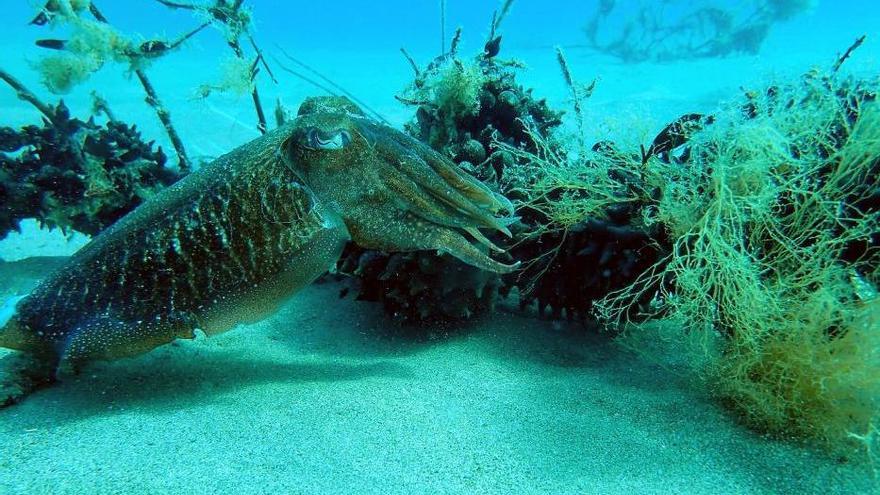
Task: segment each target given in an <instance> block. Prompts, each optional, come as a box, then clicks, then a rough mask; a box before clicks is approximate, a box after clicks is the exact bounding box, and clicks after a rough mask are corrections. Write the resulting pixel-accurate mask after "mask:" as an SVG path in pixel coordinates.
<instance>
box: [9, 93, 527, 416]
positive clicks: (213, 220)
mask: <svg viewBox="0 0 880 495" xmlns="http://www.w3.org/2000/svg"><path fill="white" fill-rule="evenodd" d="M498 213H507V214H509V213H510V206H509V203H508V202H507V201H506V200H505V199H504V198H502V197H500V196H498V195H496V194H493V193H492V192H491V191H489V190H488V189H486V188H485V187H484V186H483V185H482V184H480V183H479V182H478V181H476V180H475V179H472V178H471V177H469V176H466V175H464V174H463V173H461V172H459V171H458V170H457V169H456V168H455V167H454V165H452V164H451V163H449V162H448V161H446V160H444V159H443V158H442V157H440V156H439V155H437V154H436V153H435V152H433V151H432V150H431V149H430V148H427V147H426V146H424V145H422V144H421V143H419V142H417V141H414V140H412V139H411V138H408V137H407V136H405V135H403V134H402V133H400V132H398V131H395V130H393V129H390V128H388V127H384V126H382V125H380V124H377V123H375V122H373V121H371V120H369V119H367V118H365V117H364V116H363V114H362V113H361V112H360V110H359V109H357V107H355V106H354V105H352V104H351V103H350V102H348V101H344V100H343V101H340V100H334V99H311V100H308V101H307V102H306V103H305V104H304V105H303V107H302V109H301V111H300V116H299V117H298V118H297V119H296V120H294V121H293V122H291V123H290V124H287V125H286V126H284V127H281V128H279V129H276V130H275V131H273V132H271V133H269V134H267V135H266V136H264V137H261V138H259V139H257V140H255V141H252V142H250V143H248V144H246V145H244V146H242V147H240V148H238V149H236V150H234V151H232V152H231V153H229V154H227V155H224V156H222V157H220V158H219V159H217V160H216V161H215V162H213V163H211V164H210V165H207V166H205V167H203V168H201V169H200V170H199V171H197V172H195V173H193V174H191V175H190V176H188V177H187V178H185V179H184V180H182V181H181V182H179V183H177V184H175V185H174V186H172V187H170V188H168V189H167V190H165V191H163V192H162V193H160V194H159V195H157V196H156V197H154V198H152V199H150V200H149V201H148V202H146V203H144V204H143V205H142V206H140V207H139V208H137V209H136V210H135V211H133V212H132V213H130V214H129V215H127V216H125V217H124V218H123V219H121V220H120V221H119V222H118V223H116V224H115V225H113V226H112V227H111V228H109V229H108V230H107V231H105V232H103V233H102V234H101V235H99V236H98V237H96V238H95V239H94V240H93V241H92V242H91V243H89V244H88V245H87V246H86V247H84V248H83V249H82V250H81V251H80V252H78V253H77V254H76V255H74V256H73V257H72V258H71V259H70V261H69V262H68V263H67V264H65V265H64V266H62V267H61V268H60V269H58V270H57V271H56V272H54V273H53V274H51V275H50V276H49V277H48V278H47V279H46V280H44V281H43V282H42V283H41V284H40V285H39V286H38V287H37V288H36V289H35V290H34V291H33V292H32V293H31V294H29V295H28V296H27V297H25V298H24V299H22V300H21V301H20V302H19V303H18V305H17V306H16V314H15V315H14V316H13V317H12V319H11V320H10V321H9V322H8V324H7V325H6V326H5V327H4V328H3V329H2V330H0V346H3V347H7V348H11V349H17V350H20V351H24V353H25V354H26V355H27V356H29V357H30V360H29V361H30V363H31V364H30V365H29V367H28V368H26V369H25V370H23V373H21V375H20V376H21V377H26V380H23V383H26V384H25V385H22V384H21V383H19V385H18V389H17V390H18V393H21V394H24V393H27V391H28V389H30V388H35V387H36V386H38V385H40V384H42V383H44V382H48V381H51V380H52V378H53V377H54V374H55V370H56V369H57V367H58V365H59V363H61V362H65V361H66V362H70V363H72V364H74V365H77V364H79V363H82V362H87V361H90V360H95V359H114V358H118V357H122V356H130V355H135V354H139V353H143V352H146V351H149V350H151V349H153V348H155V347H157V346H159V345H162V344H165V343H168V342H171V341H173V340H175V339H178V338H192V337H193V336H194V330H195V329H201V330H203V331H205V332H206V333H208V334H212V333H217V332H221V331H224V330H227V329H229V328H231V327H233V326H235V325H236V324H238V323H245V322H252V321H256V320H259V319H262V318H263V317H265V316H267V315H269V314H271V313H272V312H273V311H274V310H275V308H276V307H277V305H278V304H279V303H280V302H282V301H283V300H284V299H285V298H287V297H288V296H290V295H291V294H293V293H294V292H296V291H297V290H298V289H300V288H301V287H303V286H304V285H306V284H308V283H310V282H311V281H312V280H314V278H316V277H317V276H318V275H320V274H321V273H322V272H323V271H325V270H326V269H327V268H329V267H330V266H331V265H332V264H333V263H334V262H335V261H336V260H337V259H338V257H339V254H340V253H341V250H342V247H343V245H344V244H345V242H346V241H348V240H349V239H351V240H354V241H355V242H357V243H359V244H361V245H363V246H365V247H369V248H377V249H385V250H399V251H407V250H417V249H437V250H441V251H446V252H449V253H451V254H452V255H454V256H457V257H459V258H460V259H462V260H463V261H465V262H467V263H470V264H473V265H475V266H479V267H482V268H485V269H488V270H493V271H497V272H506V271H510V270H511V269H513V268H514V266H511V265H503V264H501V263H499V262H497V261H495V260H492V259H491V258H489V257H488V256H486V255H485V254H483V252H482V251H481V250H480V249H478V248H477V247H475V246H474V245H473V244H471V242H469V241H468V240H467V239H466V238H465V237H464V236H463V235H462V233H461V232H467V233H469V235H470V236H471V237H472V238H473V239H474V240H476V241H477V242H478V243H481V244H484V245H486V246H489V247H491V248H493V249H496V250H497V248H495V247H494V246H493V245H492V244H491V242H489V241H488V240H486V239H485V238H484V237H483V236H482V234H480V233H479V231H478V230H477V229H478V228H491V229H497V230H501V231H505V232H506V228H505V226H504V222H505V220H502V219H499V218H496V216H495V215H496V214H498ZM3 401H4V398H3V397H0V403H2V402H3ZM7 402H8V401H7Z"/></svg>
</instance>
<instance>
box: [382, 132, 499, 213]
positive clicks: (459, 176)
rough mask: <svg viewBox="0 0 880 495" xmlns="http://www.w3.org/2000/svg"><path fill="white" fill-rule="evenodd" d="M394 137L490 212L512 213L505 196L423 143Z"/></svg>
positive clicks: (399, 135)
mask: <svg viewBox="0 0 880 495" xmlns="http://www.w3.org/2000/svg"><path fill="white" fill-rule="evenodd" d="M394 139H395V140H396V141H397V144H398V145H399V146H400V148H401V149H404V150H408V151H407V153H415V152H418V153H419V154H420V156H421V157H422V158H423V159H424V160H425V162H426V163H427V164H428V165H429V166H430V167H431V169H432V170H434V172H436V173H437V175H439V176H440V178H441V179H442V180H444V181H446V182H447V183H448V184H449V185H451V186H452V187H455V188H456V189H457V190H458V191H459V192H460V193H461V194H463V195H464V196H465V197H467V198H468V199H470V200H471V201H473V202H475V203H477V204H478V205H479V206H482V207H484V208H488V209H489V210H490V211H491V212H492V213H507V214H512V213H513V211H514V208H513V205H512V204H511V203H510V201H509V200H508V199H507V198H505V197H504V196H502V195H500V194H498V193H495V192H493V191H492V190H491V189H489V188H488V187H486V185H485V184H483V183H482V182H480V181H478V180H477V179H475V178H474V177H472V176H470V175H468V174H466V173H464V172H463V171H462V170H461V169H460V168H458V167H457V166H455V164H454V163H452V162H450V161H449V160H447V159H445V158H444V157H443V156H442V155H441V154H440V153H438V152H437V151H435V150H433V149H432V148H430V147H429V146H428V145H426V144H425V143H423V142H421V141H419V140H417V139H415V138H413V137H411V136H408V135H406V134H403V133H397V134H395V135H394Z"/></svg>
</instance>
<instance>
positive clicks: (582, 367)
mask: <svg viewBox="0 0 880 495" xmlns="http://www.w3.org/2000/svg"><path fill="white" fill-rule="evenodd" d="M44 263H45V264H54V263H55V262H54V260H45V262H44ZM0 266H2V265H0ZM44 266H46V265H44ZM39 269H40V262H39V261H37V262H33V261H31V262H24V263H11V264H7V265H6V266H4V267H3V271H4V272H5V273H4V274H2V275H0V276H3V277H4V279H6V280H14V281H15V284H16V285H17V286H18V287H19V288H21V287H23V286H24V285H26V284H27V283H28V276H29V274H31V273H34V272H35V271H39ZM339 289H340V285H339V284H338V283H335V282H323V283H318V284H314V285H312V286H310V287H309V288H307V289H306V290H304V291H303V292H301V293H300V294H298V295H297V296H295V297H294V298H293V299H292V300H291V301H290V302H289V303H288V304H286V305H285V306H284V307H283V308H282V310H280V311H279V312H278V313H277V314H276V315H274V316H272V317H271V318H269V319H268V320H265V321H263V322H261V323H258V324H255V325H250V326H244V327H240V328H238V329H236V330H234V331H231V332H228V333H225V334H222V335H220V336H216V337H212V338H210V339H205V338H201V339H196V340H195V341H191V342H190V341H185V342H180V343H175V344H172V345H169V346H165V347H163V348H160V349H157V350H156V351H154V352H152V353H150V354H147V355H145V356H142V357H139V358H135V359H126V360H121V361H117V362H113V363H100V364H96V365H93V366H92V367H90V368H88V369H87V370H86V371H84V372H83V373H82V374H81V375H78V376H66V377H64V380H63V382H62V383H60V384H58V385H57V386H55V387H52V388H50V389H47V390H44V391H41V392H38V393H36V394H35V395H34V396H32V397H30V398H28V399H27V400H26V401H24V402H23V403H21V404H19V405H16V406H14V407H11V408H8V409H6V410H3V411H0V445H2V446H3V447H2V451H3V455H2V457H0V492H2V493H9V494H18V493H21V494H33V493H59V494H60V493H233V492H235V493H384V494H392V493H554V494H568V493H571V494H576V493H577V494H583V493H629V494H632V493H665V494H669V493H714V494H728V493H729V494H750V493H756V494H758V493H762V494H766V493H799V494H807V493H824V494H828V493H872V490H876V489H877V488H878V485H876V484H875V481H873V480H872V478H871V475H870V473H869V472H868V470H867V468H865V467H864V466H859V465H858V464H849V463H846V462H842V461H838V460H835V459H830V458H828V457H826V456H824V455H822V454H820V453H816V452H812V451H810V450H807V449H803V448H800V447H797V446H794V445H790V444H785V443H780V442H776V441H771V440H767V439H764V438H761V437H760V436H758V435H755V434H754V433H752V432H750V431H748V430H745V429H744V428H742V427H740V426H738V425H736V424H735V423H734V422H733V420H732V419H731V417H730V416H729V415H727V414H725V412H724V411H722V410H720V409H719V408H718V407H717V406H716V405H715V404H714V403H712V402H711V401H710V400H709V399H708V398H706V397H704V396H703V395H701V394H700V393H699V392H698V390H699V389H698V388H695V387H693V386H692V384H689V383H687V382H686V381H685V380H683V379H682V378H681V377H680V376H678V375H675V374H672V373H670V372H669V371H666V370H665V369H664V368H661V367H658V366H655V365H650V364H647V363H644V362H642V361H640V360H639V359H638V358H636V357H635V356H633V355H631V354H629V353H627V352H625V351H623V350H622V349H621V348H620V347H618V346H616V345H615V344H613V343H611V342H609V341H608V339H607V338H605V337H604V336H601V335H595V334H591V333H589V332H586V331H585V330H584V329H583V327H581V326H580V325H560V324H558V323H552V322H547V321H541V320H538V319H536V318H535V317H534V315H525V314H517V313H516V312H514V311H512V310H509V309H505V308H501V311H500V312H499V313H497V314H494V315H492V317H491V318H490V317H486V318H480V319H478V320H476V321H472V322H469V323H466V324H462V325H457V326H454V327H453V326H449V327H444V328H436V329H432V330H431V331H430V332H426V335H425V336H423V337H418V338H413V337H405V335H413V334H414V333H415V334H421V333H422V332H420V331H414V330H413V329H411V328H409V329H407V328H402V327H400V325H398V324H397V323H394V322H391V321H389V320H388V319H387V318H386V317H384V316H383V314H382V312H381V309H380V308H379V307H378V306H376V305H374V304H371V303H365V302H358V301H353V300H351V298H343V299H340V298H339V297H338V294H339Z"/></svg>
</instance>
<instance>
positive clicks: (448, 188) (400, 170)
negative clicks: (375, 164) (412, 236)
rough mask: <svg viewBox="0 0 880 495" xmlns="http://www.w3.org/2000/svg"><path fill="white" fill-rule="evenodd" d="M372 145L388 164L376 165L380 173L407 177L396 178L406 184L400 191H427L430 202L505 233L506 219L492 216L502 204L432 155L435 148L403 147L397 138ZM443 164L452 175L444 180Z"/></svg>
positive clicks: (502, 208) (419, 193) (415, 193)
mask: <svg viewBox="0 0 880 495" xmlns="http://www.w3.org/2000/svg"><path fill="white" fill-rule="evenodd" d="M421 146H424V145H421V143H419V147H421ZM374 147H375V150H376V153H377V155H378V156H379V157H380V158H381V159H382V160H384V161H385V162H386V164H387V165H388V166H386V167H383V168H381V169H379V172H380V174H382V175H383V176H384V177H391V176H400V175H402V176H405V177H406V178H407V179H409V180H408V181H403V180H398V181H397V183H401V184H404V183H405V184H407V185H408V187H406V188H405V189H404V190H403V191H401V193H402V194H404V195H406V196H413V197H415V196H418V197H424V193H423V192H422V191H424V192H427V193H428V194H430V195H431V197H432V198H433V201H432V202H434V203H436V202H438V201H439V202H440V203H444V204H446V205H448V206H450V207H452V208H453V209H455V210H458V211H460V212H461V213H463V214H465V215H466V216H467V217H468V218H470V219H471V220H472V222H476V223H477V224H478V226H480V227H485V228H491V229H495V230H498V231H500V232H504V233H505V234H506V235H509V231H508V230H507V225H508V220H507V219H505V218H498V217H496V216H495V214H497V213H499V212H506V213H510V212H511V211H509V210H508V209H507V208H506V205H504V204H503V203H502V202H500V201H498V200H497V199H496V197H495V195H494V194H493V193H492V191H490V190H489V189H488V188H486V187H485V186H482V184H481V185H480V188H477V187H473V186H472V185H471V184H470V180H474V181H475V179H470V180H468V176H466V175H464V173H463V172H460V171H458V170H455V169H454V165H453V166H450V165H448V164H446V163H443V161H442V158H440V157H439V156H432V155H433V154H434V153H436V152H434V151H433V150H431V149H430V148H427V149H419V148H416V149H415V150H413V149H406V148H403V146H402V145H401V144H399V142H398V141H397V140H383V141H379V142H377V143H376V144H375V146H374ZM415 151H421V152H422V154H420V155H417V154H415ZM431 163H433V164H434V166H432V165H431ZM446 168H449V169H450V170H443V171H442V173H443V174H446V175H448V176H450V178H454V179H451V180H444V178H443V176H442V175H441V171H440V170H442V169H446Z"/></svg>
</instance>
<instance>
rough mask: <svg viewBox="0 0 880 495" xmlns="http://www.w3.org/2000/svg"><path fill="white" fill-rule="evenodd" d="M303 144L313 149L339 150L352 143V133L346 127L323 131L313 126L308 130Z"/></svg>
mask: <svg viewBox="0 0 880 495" xmlns="http://www.w3.org/2000/svg"><path fill="white" fill-rule="evenodd" d="M305 137H306V139H305V143H303V145H304V146H305V147H306V148H308V149H312V150H339V149H342V148H344V147H345V146H347V145H348V144H349V143H351V134H349V133H348V131H346V130H344V129H336V130H332V131H322V130H321V129H318V128H317V127H312V128H310V129H308V130H307V131H306V136H305Z"/></svg>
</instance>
